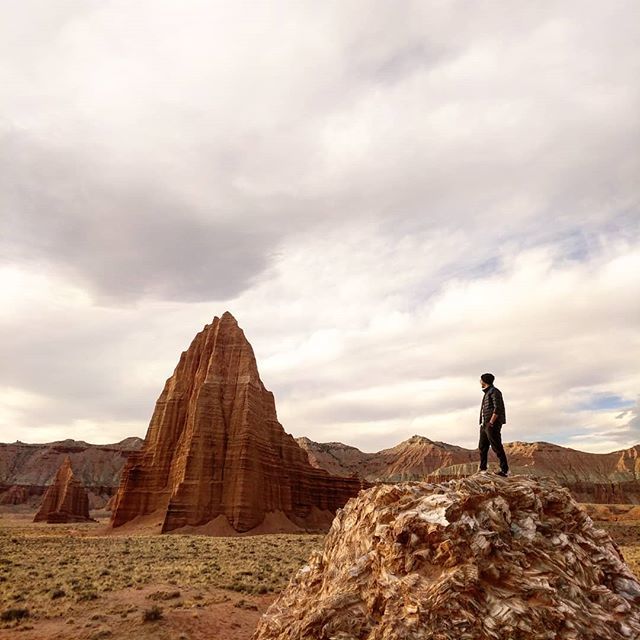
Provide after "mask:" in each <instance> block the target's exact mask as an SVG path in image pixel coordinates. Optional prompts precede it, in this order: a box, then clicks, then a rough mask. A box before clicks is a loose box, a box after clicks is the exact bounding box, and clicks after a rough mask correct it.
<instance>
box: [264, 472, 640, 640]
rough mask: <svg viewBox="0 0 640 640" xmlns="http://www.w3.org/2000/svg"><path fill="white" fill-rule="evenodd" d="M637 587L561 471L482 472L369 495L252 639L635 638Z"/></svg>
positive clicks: (346, 512) (345, 515) (639, 613)
mask: <svg viewBox="0 0 640 640" xmlns="http://www.w3.org/2000/svg"><path fill="white" fill-rule="evenodd" d="M639 637H640V582H639V581H638V579H637V578H636V577H635V576H634V575H633V573H632V572H631V570H630V569H629V568H628V566H627V565H626V563H625V561H624V558H623V556H622V554H621V552H620V549H619V548H618V546H617V545H616V544H615V543H614V542H613V541H612V540H611V538H610V537H609V535H608V534H607V533H606V532H605V531H603V530H601V529H598V528H596V527H595V526H594V524H593V521H592V520H591V518H589V516H588V515H587V514H586V512H585V511H584V510H583V509H582V508H581V507H580V505H579V504H578V503H576V502H575V501H574V500H573V498H572V497H571V495H570V493H569V491H568V490H567V489H566V488H563V487H561V486H560V485H559V484H558V483H557V482H556V481H555V480H553V479H550V478H547V479H540V480H536V479H533V478H528V477H525V476H514V477H511V478H507V479H502V478H499V477H491V476H483V475H476V476H472V477H468V478H464V479H461V480H452V481H449V482H445V483H440V484H430V483H427V482H422V483H411V482H405V483H400V484H396V485H380V486H377V487H373V488H370V489H368V490H366V491H363V492H361V493H360V495H359V496H358V497H357V498H355V499H353V500H350V501H349V502H348V503H347V504H346V506H345V507H344V508H343V509H340V510H339V511H338V512H337V514H336V518H335V520H334V522H333V524H332V526H331V529H330V531H329V533H328V535H327V537H326V538H325V544H324V549H323V550H322V551H321V552H320V551H316V552H314V553H313V554H312V555H311V558H310V561H309V563H308V564H307V565H306V566H304V567H302V568H301V569H300V570H299V571H298V572H297V574H295V575H294V576H293V577H292V578H291V580H290V582H289V585H288V587H287V588H286V590H285V591H284V592H283V593H282V594H281V595H280V596H279V597H278V599H277V600H276V601H274V602H273V603H272V605H271V606H270V607H269V609H268V610H267V611H266V613H265V614H264V616H263V617H262V619H261V621H260V623H259V625H258V628H257V630H256V632H255V634H254V635H253V637H252V640H276V639H277V640H287V639H290V640H293V639H294V638H295V639H299V638H318V639H320V638H326V639H329V638H345V639H346V638H359V639H361V640H365V639H366V640H405V639H407V638H412V639H415V640H417V639H420V638H424V639H425V640H426V639H430V640H435V639H438V640H460V639H461V638H468V639H469V640H472V639H475V638H483V639H484V640H520V639H521V640H524V639H529V638H535V639H538V640H543V639H548V640H569V639H571V640H613V639H615V640H623V639H625V640H631V639H632V638H639Z"/></svg>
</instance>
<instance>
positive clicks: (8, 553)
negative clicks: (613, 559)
mask: <svg viewBox="0 0 640 640" xmlns="http://www.w3.org/2000/svg"><path fill="white" fill-rule="evenodd" d="M6 524H7V519H6V518H0V638H5V637H13V633H14V629H15V630H17V629H18V628H19V629H20V630H21V631H27V632H28V630H29V629H33V631H32V633H34V634H36V635H34V636H33V637H34V638H35V637H38V638H39V637H56V638H58V637H60V638H84V637H94V638H95V639H96V640H97V638H99V637H111V638H126V637H133V635H135V636H136V637H138V638H146V637H149V638H151V637H154V638H160V637H161V636H159V635H155V636H154V635H153V634H154V633H156V634H157V631H158V629H159V628H160V627H157V625H165V633H166V634H168V635H166V637H167V638H177V637H179V636H180V634H182V636H183V637H185V638H186V637H188V638H205V637H210V623H206V624H205V623H204V621H203V620H200V622H198V619H197V616H198V613H194V612H201V614H200V615H201V616H202V615H205V614H207V612H209V613H210V615H211V616H214V617H215V616H217V617H218V618H219V617H220V615H222V614H221V613H220V612H221V611H222V609H219V610H218V609H216V607H220V608H222V607H228V609H225V611H227V612H229V613H225V614H224V615H226V616H227V617H229V618H233V622H232V623H230V624H231V625H232V627H233V626H234V625H235V626H238V629H237V633H238V635H237V636H236V635H234V636H233V637H234V638H235V637H237V638H245V637H246V638H248V637H249V634H250V631H251V625H252V624H255V622H256V621H257V617H258V616H259V614H260V613H261V612H262V611H263V610H264V608H265V607H266V606H267V603H268V601H269V600H272V599H273V597H275V594H277V593H278V592H279V591H281V590H282V589H283V588H284V587H285V586H286V584H287V582H288V580H289V578H290V576H291V575H292V574H293V573H295V571H296V570H297V569H298V568H299V567H301V566H302V565H304V564H305V563H306V560H307V558H308V556H309V554H310V552H311V551H312V550H313V549H317V548H321V546H322V542H323V539H324V536H322V535H299V534H280V535H264V536H250V537H237V538H213V537H206V536H194V535H185V536H181V535H169V536H166V535H165V536H159V535H138V536H136V535H131V536H127V537H111V536H109V537H104V536H97V535H96V531H97V530H98V529H99V528H100V526H101V525H96V524H91V523H88V524H80V525H43V524H32V523H29V522H27V521H23V522H22V523H20V522H19V521H18V522H15V521H14V522H13V523H12V524H11V526H4V525H6ZM597 524H598V526H601V527H603V528H605V529H607V530H608V531H609V533H610V534H611V536H612V537H613V539H614V540H615V541H616V543H617V544H618V545H619V546H620V549H621V551H622V553H623V554H624V557H625V559H626V561H627V562H628V564H629V565H630V566H631V568H632V570H633V571H634V572H635V573H636V575H640V522H637V521H635V522H624V523H622V522H598V523H597ZM269 596H271V597H269ZM159 605H161V606H159ZM214 609H215V611H214ZM181 612H182V613H181ZM185 615H189V616H191V615H194V616H195V617H194V618H193V620H192V618H190V617H189V618H188V620H187V621H186V622H185V620H186V618H184V616H185ZM181 616H182V617H181ZM236 616H238V618H237V619H238V620H240V619H241V617H242V616H252V617H247V618H246V624H245V623H243V624H244V626H242V627H240V625H239V623H238V622H237V620H236ZM52 621H58V622H57V624H58V626H59V627H63V632H61V633H62V635H60V634H58V635H55V634H52V635H51V636H42V635H38V634H41V633H42V631H41V630H42V628H43V625H44V626H46V625H47V624H52ZM189 621H192V622H189ZM134 622H135V623H136V624H137V625H138V626H134ZM187 623H189V624H192V627H190V628H191V631H190V632H189V633H188V634H187V633H184V632H183V629H185V628H187V627H186V625H187ZM127 624H128V626H126V625H127ZM171 624H174V625H175V627H176V628H177V629H179V632H176V633H174V632H170V630H168V628H167V627H166V626H167V625H171ZM198 624H200V626H201V627H202V630H201V631H199V630H198V629H200V627H198ZM34 625H35V627H34ZM123 625H124V626H123ZM141 627H143V628H142V629H141ZM3 630H6V631H3ZM233 632H234V633H235V631H233ZM6 634H9V635H6ZM67 634H68V635H67ZM145 634H148V635H145ZM243 634H244V635H243ZM21 637H22V638H24V639H25V640H27V639H28V638H29V639H30V638H31V637H32V636H30V635H29V634H28V633H26V634H25V633H22V634H21ZM162 637H165V636H162Z"/></svg>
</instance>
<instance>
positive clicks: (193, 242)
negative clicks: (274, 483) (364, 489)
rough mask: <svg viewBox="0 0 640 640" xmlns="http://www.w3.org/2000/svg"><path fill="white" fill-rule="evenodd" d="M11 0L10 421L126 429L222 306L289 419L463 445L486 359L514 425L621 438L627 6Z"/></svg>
mask: <svg viewBox="0 0 640 640" xmlns="http://www.w3.org/2000/svg"><path fill="white" fill-rule="evenodd" d="M0 12H2V13H3V17H4V18H5V19H3V20H0V25H1V26H0V105H2V106H1V107H0V149H1V151H0V201H1V202H2V203H3V204H2V211H1V215H2V234H0V287H1V291H2V295H3V302H4V304H3V309H2V310H0V328H1V329H2V331H3V335H5V336H10V339H7V340H4V341H3V342H2V343H1V344H0V350H1V353H0V356H1V363H2V364H1V365H0V386H2V387H3V388H5V389H6V390H7V391H6V394H7V395H6V398H5V397H4V396H0V415H2V416H4V418H3V423H2V433H3V434H6V435H4V438H6V439H9V438H15V437H20V439H22V440H29V438H32V439H33V438H52V437H53V435H54V434H58V437H67V435H68V434H69V433H71V432H72V433H74V434H77V435H78V437H84V436H82V434H83V433H86V434H90V435H91V437H93V434H96V437H99V438H100V439H103V440H108V439H118V438H120V437H123V436H124V435H130V433H126V430H127V429H131V430H132V431H133V430H137V432H136V433H137V435H142V434H143V432H144V427H145V425H146V422H147V421H148V418H149V417H150V413H151V409H152V407H153V403H154V401H155V399H156V397H157V395H158V394H159V392H160V389H161V387H162V384H163V382H164V380H165V379H166V377H168V376H169V375H170V373H171V371H172V370H173V367H174V366H175V362H176V360H177V357H178V355H179V353H180V351H182V350H183V349H185V348H186V347H187V346H188V344H189V342H190V340H191V338H192V337H193V335H194V334H195V332H196V331H197V330H199V329H200V328H201V327H202V326H203V325H204V324H205V323H207V322H210V321H211V319H212V317H213V316H214V315H221V314H222V313H223V312H224V311H225V310H227V309H228V310H230V311H231V312H232V313H233V314H234V315H235V316H236V318H237V319H238V321H239V323H240V325H241V326H242V327H243V328H244V329H245V332H246V334H247V336H248V337H249V339H250V341H251V342H252V344H253V346H254V349H255V351H256V354H257V356H258V366H259V368H260V371H261V372H262V374H263V379H264V381H265V384H266V386H267V387H268V388H270V389H272V390H273V391H274V393H275V395H276V403H277V407H278V412H279V416H280V418H281V420H282V422H283V424H284V425H285V428H286V429H287V430H288V431H290V432H293V433H294V434H295V435H308V436H309V437H312V438H315V439H317V440H328V439H340V440H343V441H345V442H348V443H350V444H356V445H358V446H361V447H363V448H365V450H372V449H373V448H380V447H381V446H391V445H392V444H394V443H395V442H397V440H399V439H401V438H403V437H408V436H410V435H412V434H413V433H415V432H423V433H425V434H426V435H428V436H429V437H432V438H434V439H441V440H448V441H455V442H456V443H458V444H461V443H464V444H465V445H466V446H475V444H476V443H475V442H474V440H475V437H476V435H475V434H474V433H473V425H474V421H475V418H476V411H477V409H476V405H477V404H478V402H479V395H478V393H479V387H478V385H477V384H476V382H477V375H478V374H479V373H480V372H481V371H485V370H494V372H495V373H496V375H497V376H498V378H497V380H498V381H499V384H503V387H504V388H503V391H504V393H505V398H506V400H507V401H508V412H510V413H509V416H510V420H509V423H508V428H506V430H505V438H506V439H547V440H553V441H557V442H560V443H569V442H572V443H574V444H575V445H576V446H578V445H580V446H585V447H589V448H592V449H598V448H601V449H602V448H607V447H619V446H628V445H629V444H631V443H633V442H634V438H635V440H637V439H638V438H637V430H634V427H633V424H634V423H633V417H631V414H625V416H624V417H622V418H616V415H619V414H620V409H619V408H616V407H612V406H608V405H606V403H605V405H597V403H596V404H595V405H594V398H607V397H616V398H620V399H621V400H620V402H624V403H632V402H634V401H635V398H636V396H635V395H634V394H635V393H636V391H635V390H636V389H637V383H638V378H637V372H636V367H635V364H634V363H635V362H637V361H638V355H640V354H639V353H638V349H639V347H638V343H637V340H636V338H635V330H636V328H637V318H638V317H639V315H640V314H639V313H638V312H639V309H638V306H637V302H635V301H636V300H637V299H638V298H639V297H640V296H638V295H637V294H638V293H639V292H638V283H637V278H634V276H633V274H634V273H637V272H638V267H639V264H638V251H639V250H640V249H639V248H640V216H639V215H638V213H639V212H638V202H639V201H640V200H639V197H638V196H639V193H638V184H639V183H638V176H639V175H640V153H639V149H640V145H639V144H638V141H639V138H640V135H639V134H640V118H639V117H638V113H640V95H639V86H640V85H639V83H638V81H637V77H638V74H637V71H638V68H639V66H640V52H639V50H638V48H637V41H638V36H640V33H639V31H640V26H639V25H640V9H639V8H638V6H637V4H636V3H633V2H621V3H616V4H615V5H607V6H604V5H603V4H602V3H592V2H586V3H585V2H581V1H580V2H578V1H576V2H563V3H556V4H554V5H544V4H541V3H529V2H513V3H509V6H508V8H507V9H505V6H504V5H503V4H496V3H467V2H455V1H451V2H437V3H435V2H434V3H425V2H406V3H402V4H400V5H399V4H398V3H392V2H383V1H380V2H374V3H369V2H368V3H362V2H359V1H355V0H354V1H347V2H340V3H338V2H326V3H316V4H309V3H299V2H285V1H280V2H275V3H270V4H269V6H268V7H267V6H266V5H260V4H256V3H245V2H237V3H233V4H230V3H227V2H199V1H195V2H190V3H188V4H186V5H182V6H180V7H177V6H176V5H175V3H171V2H164V1H162V0H161V1H154V2H150V1H146V0H145V1H141V2H136V3H126V2H123V1H121V0H111V1H109V2H66V3H63V4H60V3H49V2H36V1H32V2H7V3H4V4H3V5H2V7H1V8H0ZM35 399H37V401H36V400H35ZM32 400H33V401H32ZM625 406H627V405H625ZM3 407H4V413H2V411H3ZM88 437H89V436H87V438H88ZM87 438H85V439H87Z"/></svg>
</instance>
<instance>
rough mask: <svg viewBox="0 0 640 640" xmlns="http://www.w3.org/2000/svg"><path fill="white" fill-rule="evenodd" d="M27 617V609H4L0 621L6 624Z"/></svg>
mask: <svg viewBox="0 0 640 640" xmlns="http://www.w3.org/2000/svg"><path fill="white" fill-rule="evenodd" d="M28 617H29V609H24V608H23V607H13V608H11V609H5V610H4V611H3V612H2V613H1V614H0V620H2V621H3V622H8V621H10V620H22V618H28Z"/></svg>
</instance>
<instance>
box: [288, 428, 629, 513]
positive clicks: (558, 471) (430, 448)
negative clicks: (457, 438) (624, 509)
mask: <svg viewBox="0 0 640 640" xmlns="http://www.w3.org/2000/svg"><path fill="white" fill-rule="evenodd" d="M507 434H508V430H506V429H505V431H503V438H506V437H508V436H507ZM297 441H298V444H300V446H301V447H302V448H303V449H304V450H305V451H306V452H307V454H308V456H309V461H310V462H311V464H312V465H313V466H315V467H318V468H320V469H326V470H327V471H329V472H331V473H334V474H337V475H348V474H350V473H354V472H355V473H357V474H358V476H360V477H361V478H363V479H364V480H367V481H369V482H377V483H379V482H402V481H405V480H428V481H431V482H443V481H445V480H452V479H456V478H463V477H466V476H469V475H471V474H473V473H475V472H476V470H477V468H478V451H477V450H476V449H465V448H464V447H459V446H456V445H452V444H447V443H445V442H436V441H432V440H429V439H428V438H426V437H424V436H420V435H414V436H411V437H410V438H408V439H407V440H404V441H403V442H400V443H399V444H397V445H395V446H394V447H390V448H389V449H382V450H381V451H377V452H375V453H366V452H363V451H360V450H359V449H356V448H355V447H349V446H347V445H344V444H342V443H339V442H327V443H319V442H314V441H313V440H310V439H309V438H304V437H303V438H297ZM505 449H506V451H507V456H508V459H509V466H510V469H511V472H512V473H514V474H526V475H531V476H535V477H543V476H551V477H553V478H555V479H556V480H557V481H558V482H560V484H562V485H563V486H565V487H567V488H568V489H569V490H570V491H571V493H572V495H573V496H574V498H575V499H576V500H578V501H579V502H586V503H590V502H593V503H620V504H625V503H626V504H640V445H635V446H633V447H630V448H629V449H622V450H620V451H611V452H610V453H588V452H586V451H577V450H576V449H570V448H568V447H562V446H560V445H557V444H552V443H550V442H519V441H516V442H505ZM489 460H490V464H492V463H493V461H495V458H493V453H490V454H489Z"/></svg>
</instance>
